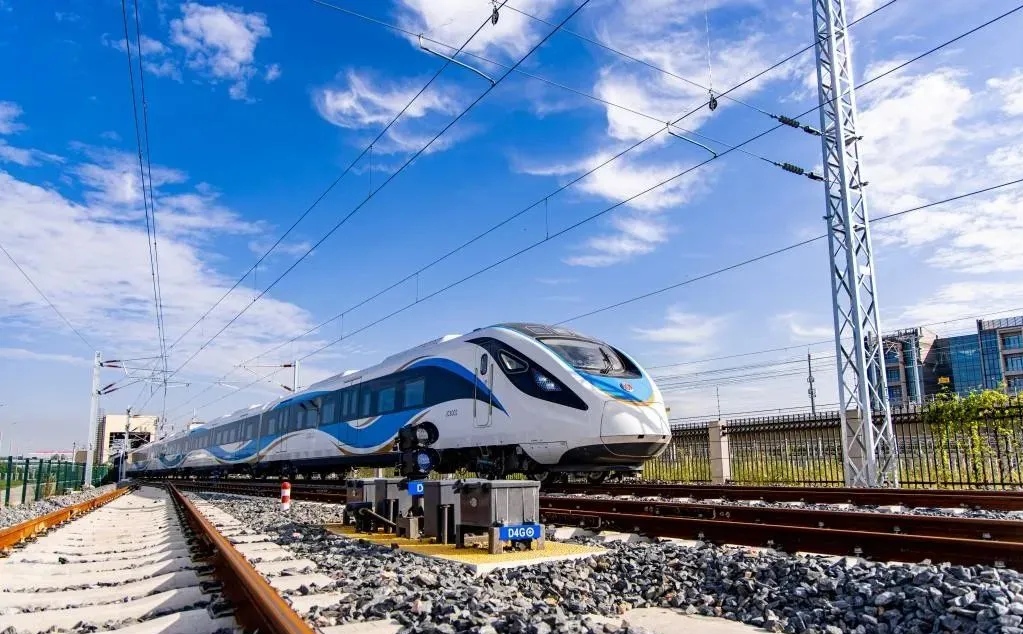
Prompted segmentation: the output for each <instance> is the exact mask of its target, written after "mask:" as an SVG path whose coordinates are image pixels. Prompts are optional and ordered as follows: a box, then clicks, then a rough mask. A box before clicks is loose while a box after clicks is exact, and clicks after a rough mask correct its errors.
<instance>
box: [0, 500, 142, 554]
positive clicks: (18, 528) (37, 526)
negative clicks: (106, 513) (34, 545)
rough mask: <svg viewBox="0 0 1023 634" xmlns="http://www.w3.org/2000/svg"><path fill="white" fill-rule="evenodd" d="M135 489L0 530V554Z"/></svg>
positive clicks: (89, 501) (69, 507)
mask: <svg viewBox="0 0 1023 634" xmlns="http://www.w3.org/2000/svg"><path fill="white" fill-rule="evenodd" d="M133 488H134V487H124V488H120V489H114V490H113V491H109V492H107V493H104V494H102V495H97V496H96V497H94V498H92V499H91V500H86V501H84V502H79V503H78V504H72V505H71V506H65V507H64V508H62V509H58V510H56V511H53V512H51V513H47V514H46V515H40V516H39V517H34V518H32V519H30V520H26V521H24V522H21V523H20V524H15V525H14V526H8V527H5V528H0V553H2V552H4V551H6V550H8V549H10V548H13V547H14V546H17V545H18V544H20V543H21V542H23V541H25V540H26V539H29V538H30V537H33V536H35V535H38V534H39V533H42V532H44V531H46V530H49V529H50V528H53V527H54V526H57V525H59V524H63V523H64V522H67V521H69V520H73V519H75V518H77V517H78V516H79V515H81V514H83V513H87V512H89V511H91V510H93V509H96V508H99V507H101V506H103V505H104V504H106V503H108V502H111V501H113V500H116V499H117V498H119V497H121V496H122V495H124V494H125V493H127V492H128V491H130V490H132V489H133Z"/></svg>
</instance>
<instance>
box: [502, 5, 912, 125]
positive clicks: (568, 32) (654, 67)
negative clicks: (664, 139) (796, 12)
mask: <svg viewBox="0 0 1023 634" xmlns="http://www.w3.org/2000/svg"><path fill="white" fill-rule="evenodd" d="M897 1H898V0H889V1H888V2H886V3H884V4H882V5H880V6H878V7H875V8H874V9H872V10H871V11H870V12H869V13H866V14H864V15H863V16H861V17H859V18H857V19H856V20H853V21H852V22H850V23H849V26H852V25H854V24H856V23H857V22H859V21H860V20H863V19H865V18H867V17H870V16H871V15H873V14H874V13H877V12H878V11H881V10H882V9H886V8H888V7H889V6H891V5H893V4H895V3H896V2H897ZM505 8H507V9H509V10H511V11H514V12H516V13H519V14H521V15H523V16H525V17H527V18H529V19H531V20H535V21H537V22H540V23H541V24H547V21H546V20H544V19H543V18H540V17H537V16H535V15H532V14H530V13H528V12H526V11H523V10H522V9H519V8H517V7H514V6H512V5H510V4H508V5H505ZM709 28H710V27H709V24H708V25H707V29H708V31H709ZM563 32H564V33H565V35H571V36H572V37H575V38H578V39H580V40H582V41H584V42H588V43H590V44H593V45H594V46H598V47H600V48H602V49H604V50H606V51H608V52H610V53H613V54H615V55H618V56H620V57H623V58H625V59H627V60H629V61H631V62H635V63H637V64H641V65H643V66H646V67H647V68H649V69H651V70H655V71H657V72H659V73H664V74H665V75H668V76H669V77H673V78H675V79H677V80H679V81H681V82H684V83H686V84H689V85H690V86H693V87H695V88H699V89H701V90H706V91H707V92H708V93H711V94H714V96H715V97H724V98H725V99H728V100H729V101H731V102H733V103H737V104H739V105H742V106H745V107H747V108H750V109H752V110H755V111H757V112H759V113H761V114H763V115H766V116H768V117H771V118H772V119H775V120H778V121H780V120H782V119H788V117H780V116H779V115H776V114H774V113H772V112H768V111H767V110H764V109H763V108H760V107H758V106H754V105H753V104H750V103H747V102H745V101H742V100H740V99H738V98H737V97H733V96H731V95H729V94H727V93H714V92H713V90H712V87H711V86H704V85H703V84H701V83H699V82H696V81H693V80H692V79H689V78H688V77H684V76H682V75H679V74H678V73H674V72H672V71H670V70H667V69H666V68H662V67H660V66H658V65H656V64H652V63H650V62H648V61H647V60H644V59H641V58H639V57H636V56H634V55H630V54H629V53H626V52H624V51H622V50H620V49H617V48H615V47H613V46H610V45H609V44H607V43H605V42H601V41H600V40H596V39H593V38H591V37H588V36H586V35H583V34H581V33H579V32H577V31H572V30H570V29H564V30H563ZM708 47H709V33H708ZM708 63H709V62H708ZM793 119H798V117H794V118H793Z"/></svg>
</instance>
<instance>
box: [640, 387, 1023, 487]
mask: <svg viewBox="0 0 1023 634" xmlns="http://www.w3.org/2000/svg"><path fill="white" fill-rule="evenodd" d="M892 423H893V427H894V430H895V436H896V441H897V443H898V449H899V461H898V464H899V482H900V484H901V485H902V486H907V487H943V488H1018V487H1023V465H1021V462H1023V402H1020V401H1014V402H1013V403H1011V404H1010V405H1008V406H1006V407H1002V408H998V409H996V410H994V411H993V412H991V413H990V414H988V415H987V416H985V418H984V419H983V420H980V421H977V423H976V424H973V425H965V426H953V425H940V426H939V425H930V424H928V423H926V422H925V421H924V418H923V414H922V412H921V411H919V410H915V409H904V410H900V411H896V412H894V413H893V415H892ZM714 424H716V423H715V422H711V423H707V422H703V423H693V424H688V425H685V426H679V427H677V428H675V429H674V430H673V434H672V442H671V444H670V445H669V446H668V449H667V450H666V451H665V452H664V453H663V454H662V455H661V456H659V457H658V458H656V459H654V460H651V461H650V462H649V463H647V465H646V466H645V467H644V470H643V475H644V477H645V478H647V479H650V480H673V481H680V482H708V481H713V478H712V474H711V459H710V456H711V453H712V450H711V448H710V442H711V441H710V439H711V434H710V433H709V427H710V426H711V425H714ZM722 437H723V440H722V445H721V447H720V448H719V451H720V453H719V454H718V455H727V456H728V460H727V462H728V467H729V471H728V473H727V477H726V478H724V479H725V480H726V481H728V482H734V483H736V484H779V485H801V486H839V485H842V484H844V473H843V468H842V438H841V423H840V418H839V415H838V412H823V413H817V414H815V415H811V414H802V415H790V416H772V417H764V418H749V419H741V420H731V421H723V423H722Z"/></svg>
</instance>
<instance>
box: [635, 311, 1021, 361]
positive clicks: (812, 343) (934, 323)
mask: <svg viewBox="0 0 1023 634" xmlns="http://www.w3.org/2000/svg"><path fill="white" fill-rule="evenodd" d="M1020 311H1023V306H1020V307H1016V308H1003V309H1001V310H994V311H988V312H985V313H981V314H979V315H978V314H976V313H971V314H969V315H963V316H962V317H955V318H952V319H944V320H942V321H931V322H927V323H923V324H916V325H917V326H919V327H921V328H927V327H930V326H941V325H944V324H951V323H955V322H957V321H966V320H967V319H975V318H977V317H990V316H991V315H1000V314H1002V313H1015V312H1020ZM895 330H899V328H895ZM825 344H829V345H834V344H835V340H834V339H820V340H818V341H810V342H807V343H798V344H793V345H791V346H782V347H779V348H767V349H764V350H750V351H749V352H737V353H735V354H727V355H723V356H720V357H709V358H706V359H694V360H693V361H680V362H678V363H666V364H662V365H652V366H647V367H646V369H647V370H661V369H664V368H677V367H680V366H686V365H697V364H701V363H710V362H712V361H723V360H726V359H738V358H740V357H750V356H754V355H758V354H767V353H769V352H783V351H786V350H795V349H797V348H799V349H801V348H810V347H813V346H823V345H825Z"/></svg>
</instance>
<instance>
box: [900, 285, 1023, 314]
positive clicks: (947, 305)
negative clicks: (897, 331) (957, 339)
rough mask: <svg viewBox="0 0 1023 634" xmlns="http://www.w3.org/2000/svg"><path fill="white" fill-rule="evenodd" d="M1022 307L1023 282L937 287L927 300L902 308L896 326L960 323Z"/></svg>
mask: <svg viewBox="0 0 1023 634" xmlns="http://www.w3.org/2000/svg"><path fill="white" fill-rule="evenodd" d="M1020 307H1023V281H1019V280H1012V279H1008V280H988V281H970V282H953V283H950V284H944V285H942V286H940V287H938V289H937V290H935V291H933V292H932V293H930V294H929V295H928V296H927V297H926V298H924V299H922V300H921V301H919V302H916V303H914V304H912V305H910V306H907V307H905V308H903V309H902V310H901V311H900V312H899V313H898V316H897V317H896V318H895V320H894V321H895V322H896V323H905V324H921V323H934V322H941V321H945V320H959V319H960V318H962V317H963V316H964V315H973V316H974V317H973V319H975V318H976V317H978V316H981V315H986V314H990V313H993V312H996V311H1003V310H1005V309H1007V308H1013V309H1016V310H1017V311H1018V310H1019V308H1020Z"/></svg>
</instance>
